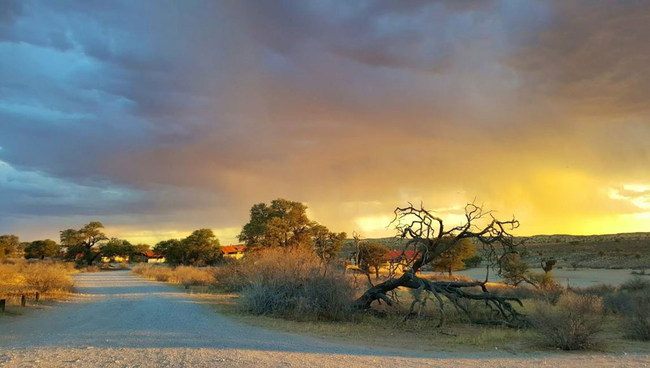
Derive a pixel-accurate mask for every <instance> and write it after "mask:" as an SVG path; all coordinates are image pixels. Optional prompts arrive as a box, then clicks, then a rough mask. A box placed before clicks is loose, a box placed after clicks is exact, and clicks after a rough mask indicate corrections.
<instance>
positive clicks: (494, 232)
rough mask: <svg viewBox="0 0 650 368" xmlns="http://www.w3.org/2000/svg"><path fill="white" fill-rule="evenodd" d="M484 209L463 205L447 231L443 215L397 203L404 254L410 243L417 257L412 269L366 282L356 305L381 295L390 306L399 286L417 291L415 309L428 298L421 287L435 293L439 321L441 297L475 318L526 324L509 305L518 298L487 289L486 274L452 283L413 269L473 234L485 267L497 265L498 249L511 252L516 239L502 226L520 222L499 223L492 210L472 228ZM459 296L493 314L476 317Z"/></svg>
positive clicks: (361, 306) (365, 304) (364, 306)
mask: <svg viewBox="0 0 650 368" xmlns="http://www.w3.org/2000/svg"><path fill="white" fill-rule="evenodd" d="M486 214H489V212H487V213H485V212H483V209H482V208H481V207H478V206H476V205H474V204H468V205H467V206H466V208H465V217H466V220H467V221H466V223H465V224H464V225H461V226H457V227H454V228H452V229H451V230H447V231H445V230H444V226H443V222H442V219H440V218H439V217H436V216H433V215H431V214H430V213H429V212H428V211H427V210H425V209H424V208H422V207H421V208H419V209H418V208H415V207H413V205H410V206H409V207H405V208H397V209H396V210H395V219H394V220H393V221H394V222H398V224H397V226H396V228H397V230H398V231H399V233H400V236H401V237H402V238H408V239H409V241H408V242H407V244H406V245H405V247H404V252H403V253H402V254H405V251H406V250H407V249H408V248H409V247H412V248H414V250H416V252H417V253H416V256H415V257H414V258H413V259H411V260H409V261H408V262H407V263H408V265H410V266H411V268H410V269H409V270H407V271H406V272H404V273H403V274H402V275H401V276H399V277H395V278H390V279H388V280H386V281H384V282H382V283H379V284H377V285H374V286H372V287H370V288H369V289H368V290H366V291H365V292H364V293H363V295H361V296H360V297H359V298H358V299H357V300H356V302H355V304H354V306H355V307H356V308H357V309H363V310H367V309H370V308H371V306H372V303H373V302H374V301H376V300H383V301H385V302H386V303H387V304H389V305H392V304H393V303H392V300H391V298H390V297H389V296H388V293H390V292H391V291H393V290H395V289H397V288H400V287H403V288H409V289H414V290H416V293H415V295H416V297H415V299H414V301H413V303H412V304H411V309H410V312H409V313H412V312H413V310H414V307H415V306H416V305H417V304H418V303H420V304H423V303H425V301H426V298H425V300H420V296H421V293H422V292H429V293H431V294H433V296H434V297H435V299H436V300H437V302H438V306H439V310H440V323H439V326H442V324H443V323H444V305H445V303H444V299H443V297H444V298H445V299H447V300H448V301H449V302H450V303H451V304H452V305H453V306H454V307H455V308H456V309H457V310H459V311H462V312H464V313H465V314H466V315H467V316H468V317H469V318H470V320H471V321H472V322H474V323H481V324H500V325H506V326H510V327H523V326H525V325H527V324H529V321H528V319H527V317H526V316H525V315H523V314H521V313H519V312H518V311H517V310H516V309H515V308H514V307H513V304H512V302H514V303H516V304H518V305H520V306H523V305H522V303H521V300H519V299H517V298H511V297H504V296H499V295H496V294H492V293H490V292H489V291H488V289H487V287H486V283H487V278H486V280H485V281H471V282H456V281H431V280H428V279H426V278H423V277H419V276H417V272H418V271H419V270H420V269H421V268H422V266H423V265H425V264H429V263H431V262H432V261H433V260H435V259H436V258H437V257H439V256H440V254H442V253H444V252H445V251H447V250H449V249H450V248H451V247H453V246H454V245H455V244H457V243H458V242H459V241H460V240H461V239H467V238H470V239H474V240H476V241H478V243H480V244H481V245H482V246H483V251H484V252H485V253H486V254H487V256H488V268H489V267H490V266H492V267H498V266H499V262H498V260H499V259H500V257H499V256H497V253H501V256H502V255H504V254H509V253H512V252H515V250H514V247H515V246H517V244H515V243H514V242H513V237H512V236H511V235H510V234H509V233H508V232H507V231H506V228H507V227H510V228H512V229H514V228H516V227H518V225H519V223H518V222H517V221H516V220H514V219H513V220H511V221H505V222H501V221H498V220H496V219H495V218H494V217H492V216H491V215H490V217H491V221H490V222H489V224H488V225H487V226H485V227H484V228H483V229H479V231H476V228H477V227H476V225H475V221H476V220H478V219H480V218H482V217H483V216H484V215H486ZM404 220H406V222H404ZM468 289H469V290H470V291H468ZM471 289H479V290H480V292H472V291H471ZM463 300H465V301H467V300H470V301H479V302H483V303H484V304H485V306H486V308H488V309H490V310H491V311H492V312H493V313H492V314H493V318H491V319H488V320H479V319H475V318H474V317H473V316H472V315H471V313H470V310H469V309H468V308H467V307H466V305H465V304H464V303H463V302H461V301H463Z"/></svg>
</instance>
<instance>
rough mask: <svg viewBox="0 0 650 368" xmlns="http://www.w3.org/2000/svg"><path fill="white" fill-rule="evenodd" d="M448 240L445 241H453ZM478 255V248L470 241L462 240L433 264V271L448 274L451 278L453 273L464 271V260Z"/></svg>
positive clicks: (441, 254)
mask: <svg viewBox="0 0 650 368" xmlns="http://www.w3.org/2000/svg"><path fill="white" fill-rule="evenodd" d="M451 240H452V238H447V239H445V241H451ZM474 254H476V248H475V247H474V244H472V241H471V240H470V239H467V238H466V239H461V240H459V241H458V242H456V244H454V245H453V246H452V247H451V248H449V250H447V251H445V252H442V253H440V256H439V257H438V258H436V259H434V260H433V262H431V264H432V265H433V270H434V271H438V272H447V273H448V274H449V276H451V275H452V272H453V271H457V270H464V269H465V262H463V261H464V260H466V259H468V258H470V257H472V256H473V255H474Z"/></svg>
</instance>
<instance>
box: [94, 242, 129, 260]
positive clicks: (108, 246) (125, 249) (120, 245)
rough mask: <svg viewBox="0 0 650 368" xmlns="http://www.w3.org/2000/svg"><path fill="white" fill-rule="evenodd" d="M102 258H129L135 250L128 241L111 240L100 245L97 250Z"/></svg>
mask: <svg viewBox="0 0 650 368" xmlns="http://www.w3.org/2000/svg"><path fill="white" fill-rule="evenodd" d="M99 249H100V250H101V253H102V257H108V258H115V257H124V258H126V257H130V256H132V255H133V253H134V250H135V248H134V247H133V245H132V244H131V243H129V241H128V240H123V239H118V238H111V239H110V240H109V241H108V242H106V243H104V244H102V245H101V247H100V248H99Z"/></svg>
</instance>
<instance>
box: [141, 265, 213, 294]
mask: <svg viewBox="0 0 650 368" xmlns="http://www.w3.org/2000/svg"><path fill="white" fill-rule="evenodd" d="M131 272H132V273H133V274H136V275H138V276H141V277H144V278H146V279H149V280H153V281H162V282H169V283H172V284H183V285H184V286H185V288H189V287H190V286H194V285H197V286H199V285H201V286H205V285H211V284H213V283H214V282H215V279H214V276H213V270H212V269H211V268H209V267H204V268H198V267H194V266H178V267H175V268H172V267H167V266H154V265H151V264H145V263H142V264H138V265H136V266H135V267H133V269H132V270H131Z"/></svg>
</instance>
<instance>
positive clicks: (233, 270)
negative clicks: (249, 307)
mask: <svg viewBox="0 0 650 368" xmlns="http://www.w3.org/2000/svg"><path fill="white" fill-rule="evenodd" d="M255 259H256V257H255V256H252V257H251V256H247V259H246V260H236V259H224V262H223V265H221V266H219V267H214V268H213V269H212V275H213V276H214V279H215V285H217V286H220V287H221V288H223V289H225V290H226V291H242V290H244V288H246V287H247V286H250V285H251V273H252V272H253V269H254V268H255V267H256V266H255V264H254V262H255Z"/></svg>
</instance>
